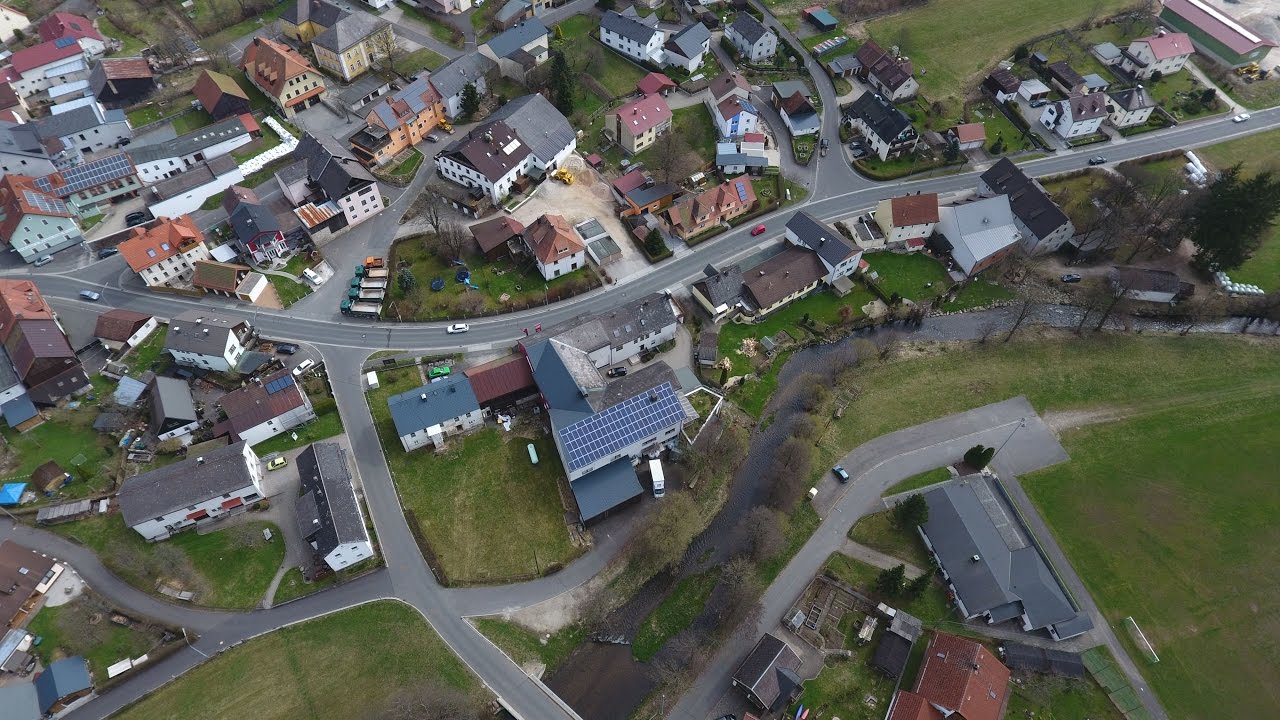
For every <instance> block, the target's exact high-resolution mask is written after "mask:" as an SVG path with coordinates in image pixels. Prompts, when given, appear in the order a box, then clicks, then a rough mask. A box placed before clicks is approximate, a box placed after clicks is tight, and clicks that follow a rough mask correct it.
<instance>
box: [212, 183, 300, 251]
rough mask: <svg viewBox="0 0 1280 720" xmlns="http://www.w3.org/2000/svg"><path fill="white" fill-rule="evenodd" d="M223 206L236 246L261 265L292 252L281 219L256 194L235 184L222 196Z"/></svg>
mask: <svg viewBox="0 0 1280 720" xmlns="http://www.w3.org/2000/svg"><path fill="white" fill-rule="evenodd" d="M222 209H223V210H226V211H227V216H228V218H229V219H230V221H231V230H232V232H233V233H235V243H236V247H237V249H238V250H239V251H240V252H241V253H242V254H244V255H247V256H248V257H250V258H252V259H253V262H255V263H257V264H259V265H269V264H271V263H272V262H273V261H275V260H278V259H280V258H281V257H283V256H284V255H286V254H288V252H289V244H288V243H287V242H286V241H285V238H284V231H283V230H282V229H281V227H280V222H279V221H278V220H276V216H275V214H274V213H272V212H271V210H270V209H269V208H267V206H266V205H263V204H262V201H261V200H259V199H258V195H257V193H255V192H254V191H253V190H250V189H249V188H246V187H241V186H239V185H232V186H231V187H229V188H227V189H226V190H225V191H224V193H223V196H222Z"/></svg>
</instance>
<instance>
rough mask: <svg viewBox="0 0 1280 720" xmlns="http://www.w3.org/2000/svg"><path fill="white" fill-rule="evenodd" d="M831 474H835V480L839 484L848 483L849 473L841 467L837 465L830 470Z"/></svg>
mask: <svg viewBox="0 0 1280 720" xmlns="http://www.w3.org/2000/svg"><path fill="white" fill-rule="evenodd" d="M831 472H833V473H835V474H836V479H837V480H839V481H840V482H842V483H847V482H849V471H847V470H845V469H844V466H843V465H837V466H835V467H833V468H831Z"/></svg>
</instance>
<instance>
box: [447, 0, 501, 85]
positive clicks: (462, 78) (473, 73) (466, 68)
mask: <svg viewBox="0 0 1280 720" xmlns="http://www.w3.org/2000/svg"><path fill="white" fill-rule="evenodd" d="M512 1H513V2H515V1H517V0H512ZM497 66H498V64H497V63H495V62H494V61H493V60H491V59H489V58H488V57H487V56H485V55H481V54H480V53H478V52H472V53H467V54H466V55H459V56H458V57H456V58H454V59H452V60H450V61H449V62H447V63H445V64H444V65H441V66H440V68H439V69H437V70H436V71H435V72H433V73H431V84H432V85H433V86H435V89H436V92H438V93H440V96H441V97H443V98H446V99H448V98H451V97H453V96H454V95H458V94H459V93H461V92H462V90H463V88H465V87H466V86H467V85H468V84H470V83H474V82H475V81H476V78H479V77H481V76H483V75H487V74H489V73H491V72H493V71H494V69H495V68H497Z"/></svg>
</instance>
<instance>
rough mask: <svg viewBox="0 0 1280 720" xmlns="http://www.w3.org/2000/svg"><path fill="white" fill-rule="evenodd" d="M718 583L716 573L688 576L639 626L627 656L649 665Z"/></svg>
mask: <svg viewBox="0 0 1280 720" xmlns="http://www.w3.org/2000/svg"><path fill="white" fill-rule="evenodd" d="M719 580H720V573H719V571H718V570H709V571H707V572H704V573H702V574H701V575H691V576H689V577H687V578H684V579H682V580H681V581H680V582H678V583H676V586H675V587H674V588H672V590H671V592H670V593H668V594H667V596H666V597H665V598H663V600H662V603H661V604H660V605H658V607H657V608H655V609H654V611H653V612H652V613H650V614H649V617H647V618H645V619H644V622H643V623H642V624H641V625H640V631H639V632H637V633H636V637H635V640H633V641H632V643H631V654H632V655H634V656H635V658H636V659H637V660H639V661H640V662H649V661H650V660H652V659H653V656H654V655H657V654H658V651H659V650H661V649H662V646H663V645H665V644H666V642H667V641H668V640H670V639H671V638H673V637H675V636H676V635H679V634H680V632H681V631H682V630H684V629H685V628H687V627H689V626H690V625H691V624H693V621H694V620H696V619H697V618H698V615H700V614H702V609H703V608H704V607H706V605H707V599H708V598H710V597H711V591H712V590H715V587H716V583H717V582H718V581H719Z"/></svg>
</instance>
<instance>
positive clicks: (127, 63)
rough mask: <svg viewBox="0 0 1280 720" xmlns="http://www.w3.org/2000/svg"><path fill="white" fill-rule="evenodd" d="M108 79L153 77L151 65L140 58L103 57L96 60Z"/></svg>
mask: <svg viewBox="0 0 1280 720" xmlns="http://www.w3.org/2000/svg"><path fill="white" fill-rule="evenodd" d="M98 64H99V65H101V66H102V73H103V75H105V76H106V78H107V79H108V80H131V79H135V78H149V77H154V74H153V73H152V72H151V65H150V64H148V63H147V61H146V60H144V59H142V58H103V59H102V60H99V61H98Z"/></svg>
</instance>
